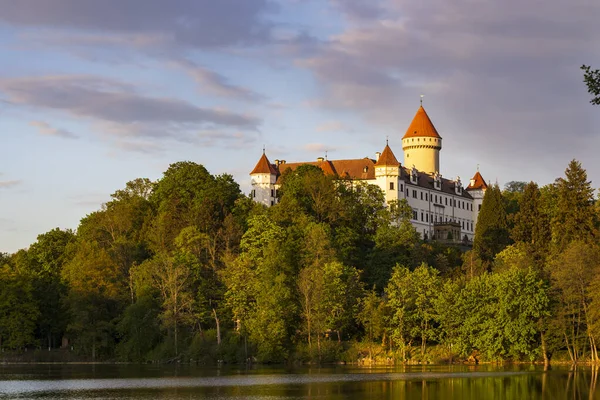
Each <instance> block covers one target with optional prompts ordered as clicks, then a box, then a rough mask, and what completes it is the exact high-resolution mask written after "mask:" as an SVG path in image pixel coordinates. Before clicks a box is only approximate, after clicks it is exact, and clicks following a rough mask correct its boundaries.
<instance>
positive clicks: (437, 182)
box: [433, 172, 442, 190]
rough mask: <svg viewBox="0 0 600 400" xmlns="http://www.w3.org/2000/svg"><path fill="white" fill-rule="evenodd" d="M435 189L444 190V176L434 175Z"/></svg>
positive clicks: (437, 173)
mask: <svg viewBox="0 0 600 400" xmlns="http://www.w3.org/2000/svg"><path fill="white" fill-rule="evenodd" d="M433 187H434V188H435V189H437V190H442V175H441V174H440V173H439V172H436V173H435V174H434V175H433Z"/></svg>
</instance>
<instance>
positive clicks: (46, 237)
mask: <svg viewBox="0 0 600 400" xmlns="http://www.w3.org/2000/svg"><path fill="white" fill-rule="evenodd" d="M74 241H75V235H74V234H73V232H71V231H69V230H67V231H62V230H60V229H58V228H56V229H53V230H51V231H49V232H46V233H44V234H41V235H39V236H38V237H37V241H36V242H35V243H33V244H32V245H31V247H30V248H29V251H28V252H27V253H28V257H27V258H28V260H29V262H28V272H29V273H30V274H31V284H32V285H33V295H34V298H35V300H36V304H37V308H38V309H39V311H40V313H39V318H38V320H37V323H36V324H37V335H38V337H39V339H40V340H41V343H43V344H46V345H47V347H48V349H50V348H52V347H56V346H58V345H59V344H60V339H61V337H62V335H63V334H64V332H65V329H66V325H67V322H68V319H67V314H68V313H67V310H66V308H65V305H64V298H65V296H66V294H67V287H66V285H65V283H64V281H63V280H62V278H61V271H62V269H63V267H64V265H65V264H66V263H67V262H69V261H70V258H71V257H72V251H71V250H70V249H71V246H70V245H71V244H72V243H73V242H74Z"/></svg>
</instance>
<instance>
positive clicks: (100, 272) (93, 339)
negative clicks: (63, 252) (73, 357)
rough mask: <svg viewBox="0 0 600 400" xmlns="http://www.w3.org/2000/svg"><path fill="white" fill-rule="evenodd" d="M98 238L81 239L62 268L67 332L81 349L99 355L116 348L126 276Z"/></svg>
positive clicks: (86, 352)
mask: <svg viewBox="0 0 600 400" xmlns="http://www.w3.org/2000/svg"><path fill="white" fill-rule="evenodd" d="M120 272H121V271H120V270H119V268H118V266H117V264H115V262H114V261H113V260H112V259H111V257H110V256H109V254H108V252H107V251H106V250H105V249H103V248H102V247H101V246H100V245H99V244H98V243H97V242H88V241H85V240H81V239H80V240H78V242H77V243H76V250H75V253H74V256H73V258H72V259H71V261H69V262H68V263H67V264H66V265H65V266H64V268H63V270H62V271H61V275H62V278H63V279H64V280H65V281H66V282H67V284H68V287H69V290H68V294H67V296H66V298H65V304H66V305H67V307H68V310H69V314H70V316H71V318H70V322H69V324H68V326H67V333H68V335H69V337H70V338H71V339H73V341H74V343H75V345H76V346H77V347H78V350H81V351H82V352H83V353H85V354H89V355H91V357H92V359H96V357H97V356H98V355H102V356H107V355H110V354H111V353H112V351H113V349H114V348H113V345H114V342H115V340H116V338H117V334H116V331H115V324H116V321H117V319H118V316H119V315H120V313H121V311H122V310H123V308H124V305H125V303H126V299H127V297H128V296H127V283H126V278H125V277H124V276H123V275H122V274H121V273H120Z"/></svg>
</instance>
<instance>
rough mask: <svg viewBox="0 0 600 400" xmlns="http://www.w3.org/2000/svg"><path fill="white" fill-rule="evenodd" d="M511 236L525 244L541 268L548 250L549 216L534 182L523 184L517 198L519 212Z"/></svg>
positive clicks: (515, 217)
mask: <svg viewBox="0 0 600 400" xmlns="http://www.w3.org/2000/svg"><path fill="white" fill-rule="evenodd" d="M511 237H512V239H513V240H514V241H515V242H517V243H523V244H524V245H525V251H526V252H527V253H529V254H530V255H531V256H532V259H533V261H534V262H535V265H536V267H537V268H539V269H540V270H541V269H542V267H543V263H544V260H545V257H546V255H547V253H548V251H549V244H550V217H549V216H548V214H546V212H545V210H544V207H543V204H542V195H541V192H540V190H539V188H538V186H537V184H535V183H534V182H530V183H528V184H527V185H526V186H525V189H524V192H523V196H522V197H521V199H520V200H519V212H517V214H515V216H514V226H513V228H512V230H511Z"/></svg>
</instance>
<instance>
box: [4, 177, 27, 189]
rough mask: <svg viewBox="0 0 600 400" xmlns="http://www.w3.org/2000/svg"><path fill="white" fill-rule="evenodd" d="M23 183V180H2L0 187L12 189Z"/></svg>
mask: <svg viewBox="0 0 600 400" xmlns="http://www.w3.org/2000/svg"><path fill="white" fill-rule="evenodd" d="M21 183H22V181H21V180H18V179H14V180H8V181H0V189H10V188H12V187H15V186H18V185H20V184H21Z"/></svg>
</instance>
